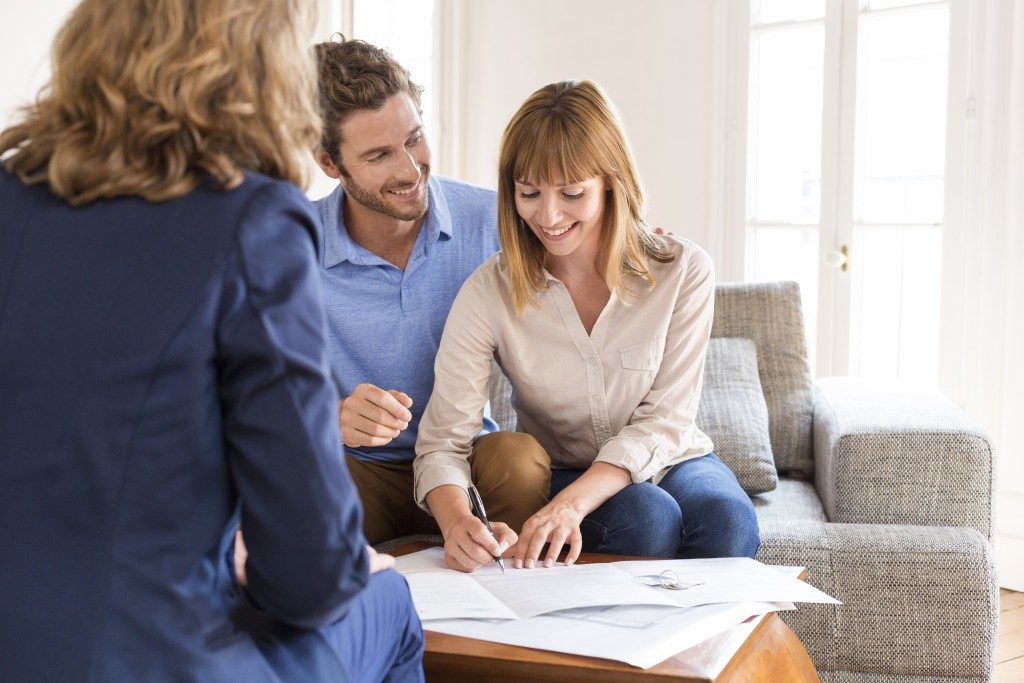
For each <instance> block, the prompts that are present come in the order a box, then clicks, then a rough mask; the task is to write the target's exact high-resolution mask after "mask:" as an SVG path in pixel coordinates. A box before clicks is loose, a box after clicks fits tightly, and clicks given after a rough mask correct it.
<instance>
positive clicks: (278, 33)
mask: <svg viewBox="0 0 1024 683" xmlns="http://www.w3.org/2000/svg"><path fill="white" fill-rule="evenodd" d="M315 20H316V8H315V4H314V2H313V0H201V1H195V2H192V1H190V0H84V1H83V2H82V3H81V4H80V5H78V7H77V8H75V10H74V11H73V12H72V13H71V16H70V17H69V19H68V20H67V22H66V23H65V24H64V26H63V27H62V28H61V30H60V32H59V33H58V34H57V38H56V41H55V42H54V45H53V50H52V60H51V61H52V65H53V76H52V78H51V80H50V82H49V84H48V85H47V86H46V87H45V88H43V90H42V91H41V92H40V95H39V97H38V98H37V100H36V101H35V103H34V104H32V105H30V106H28V107H26V108H24V109H23V110H22V111H21V117H20V120H19V122H18V123H16V124H15V125H13V126H11V127H10V128H8V129H6V130H4V131H3V132H2V133H0V157H2V158H3V161H2V163H3V165H4V166H5V167H6V169H7V170H8V171H10V172H11V173H14V174H16V175H18V176H19V177H20V178H21V179H22V181H23V182H26V183H40V182H47V183H49V186H50V188H51V189H52V191H53V192H54V193H56V194H57V195H59V196H61V197H63V198H65V199H66V200H67V201H69V202H70V203H72V204H83V203H87V202H90V201H93V200H95V199H100V198H105V197H117V196H124V195H138V196H141V197H144V198H145V199H148V200H150V201H162V200H166V199H171V198H174V197H179V196H182V195H184V194H187V193H188V192H189V191H190V190H192V189H193V188H194V187H195V186H196V185H197V184H198V183H199V182H200V180H201V179H202V178H203V177H207V176H208V177H212V179H213V180H214V181H215V182H216V183H217V184H218V185H219V186H221V187H224V188H232V187H236V186H237V185H238V184H239V183H241V182H242V179H243V172H244V171H246V170H251V171H257V172H260V173H264V174H266V175H268V176H272V177H275V178H280V179H284V180H288V181H291V182H293V183H295V184H297V185H303V184H304V183H305V181H306V175H305V168H306V164H305V163H304V162H305V157H306V156H308V155H309V153H310V151H311V150H312V149H313V148H315V146H316V143H317V140H318V139H319V135H320V119H319V116H318V113H317V103H316V85H315V78H316V72H315V68H314V62H313V56H312V53H311V51H310V50H309V48H308V40H309V37H310V35H311V33H312V30H313V26H314V23H315Z"/></svg>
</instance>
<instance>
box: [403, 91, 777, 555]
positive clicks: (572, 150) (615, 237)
mask: <svg viewBox="0 0 1024 683" xmlns="http://www.w3.org/2000/svg"><path fill="white" fill-rule="evenodd" d="M642 212H643V190H642V189H641V187H640V182H639V177H638V173H637V170H636V165H635V162H634V160H633V156H632V153H631V151H630V148H629V144H628V142H627V140H626V137H625V133H624V132H623V128H622V124H621V122H620V119H619V117H618V115H617V113H616V111H615V109H614V106H613V105H612V104H611V102H610V101H609V100H608V98H607V96H606V95H605V94H604V92H603V91H602V90H601V88H600V87H599V86H598V85H597V84H595V83H592V82H589V81H582V82H577V81H566V82H562V83H554V84H551V85H548V86H545V87H543V88H541V89H540V90H538V91H537V92H535V93H534V94H533V95H531V96H530V98H529V99H527V100H526V102H525V103H524V104H523V105H522V106H521V107H520V109H519V111H518V112H517V113H516V114H515V116H513V118H512V120H511V122H510V123H509V124H508V127H507V128H506V129H505V133H504V135H503V136H502V141H501V151H500V161H499V178H498V229H499V236H500V239H501V252H500V253H499V254H497V255H496V256H494V257H493V258H491V259H490V260H489V261H487V262H486V263H485V264H484V265H483V266H481V267H480V268H479V269H478V270H477V271H476V272H475V273H474V274H473V275H472V276H470V278H469V279H468V280H467V281H466V283H465V285H464V286H463V287H462V290H461V291H460V292H459V295H458V297H457V298H456V300H455V304H454V305H453V307H452V311H451V314H450V315H449V317H448V321H447V325H446V327H445V331H444V336H443V338H442V341H441V346H440V350H439V352H438V355H437V362H436V365H435V374H436V379H435V385H434V390H433V394H432V396H431V398H430V402H429V405H428V406H427V409H426V412H425V414H424V416H423V421H422V423H421V425H420V432H419V438H418V440H417V444H416V453H417V457H416V462H415V467H414V469H415V495H416V500H417V502H418V503H419V504H420V505H421V506H423V507H424V508H425V509H428V510H429V511H430V512H431V513H432V514H433V515H434V516H435V517H436V519H437V521H438V524H439V526H440V527H441V530H442V532H443V534H444V538H445V560H446V562H447V564H448V566H450V567H453V568H456V569H461V570H464V571H472V570H473V569H475V568H476V567H479V566H480V565H482V564H485V563H487V562H492V561H493V560H492V553H497V552H503V553H504V554H505V555H506V556H510V557H512V558H513V559H512V565H513V566H514V567H517V568H518V567H533V566H535V564H536V563H538V562H542V563H543V564H544V565H551V564H552V563H554V561H555V558H556V557H557V556H558V554H559V552H560V551H561V549H562V548H563V546H564V545H565V544H568V545H569V551H568V553H567V555H566V562H567V563H572V562H574V561H575V560H576V559H577V558H578V557H579V554H580V552H582V551H583V550H587V551H591V552H607V553H618V554H624V555H644V556H660V557H722V556H753V555H754V553H755V552H756V551H757V547H758V544H759V537H758V528H757V520H756V517H755V515H754V510H753V506H752V504H751V502H750V499H749V498H748V497H747V496H746V494H744V492H743V490H742V489H741V488H740V485H739V483H738V482H737V481H736V477H735V476H734V475H733V473H732V472H731V471H730V470H729V469H728V468H727V467H726V466H725V465H724V464H723V463H722V462H721V461H720V460H719V459H718V457H717V456H716V455H715V454H714V453H713V445H712V443H711V440H710V439H709V438H708V437H707V436H706V435H705V434H703V433H702V432H701V431H700V430H699V429H698V428H697V426H696V425H695V424H694V417H695V415H696V412H697V404H698V401H699V398H700V390H701V378H702V374H703V369H704V356H705V352H706V350H707V344H708V339H709V337H710V333H711V321H712V314H713V308H714V267H713V265H712V263H711V260H710V258H709V257H708V255H707V253H706V252H705V251H704V250H703V249H701V248H700V247H699V246H697V245H696V244H694V243H693V242H690V241H688V240H685V239H677V238H674V237H671V236H661V235H658V234H656V233H655V232H653V231H652V230H650V229H649V228H648V227H647V226H646V224H645V223H644V220H643V217H642ZM492 357H493V358H495V359H496V360H497V361H498V363H499V364H500V365H501V367H502V369H503V370H504V372H505V374H506V375H507V376H508V378H509V380H510V381H511V383H512V386H513V389H514V397H513V403H514V404H515V408H516V412H517V414H518V417H519V428H520V429H521V430H522V431H523V432H524V433H522V434H515V435H509V437H507V438H506V439H505V440H504V441H503V443H502V447H503V448H504V449H505V453H504V454H503V457H501V458H494V459H492V460H491V461H490V466H500V465H499V463H501V462H503V461H504V462H508V463H510V466H511V464H512V463H514V462H515V461H516V460H517V459H520V458H524V457H527V456H530V457H534V456H535V454H536V452H537V450H538V449H541V450H542V451H546V454H547V455H548V456H549V457H550V461H551V485H550V491H549V492H548V493H549V498H548V500H549V502H547V504H545V505H544V506H543V507H542V508H541V509H539V510H537V511H536V513H534V514H533V516H531V517H529V518H528V519H527V521H526V522H525V523H524V524H523V526H522V529H521V530H520V531H519V535H518V538H517V539H516V538H515V537H513V536H512V535H511V533H500V534H499V536H500V537H501V542H498V541H497V540H495V539H494V538H493V537H491V536H490V535H489V534H488V533H487V532H486V530H485V529H484V528H483V525H482V523H481V522H480V521H479V520H477V519H476V518H475V517H473V515H472V513H471V511H470V506H469V503H468V500H467V497H466V492H465V489H466V487H467V486H468V485H469V483H470V481H471V480H470V467H469V463H468V458H469V456H470V453H471V450H472V442H473V438H474V437H475V436H476V435H477V432H478V427H479V424H480V418H481V414H482V411H483V408H484V403H485V402H486V399H487V382H488V375H489V372H488V371H489V367H490V361H491V358H492ZM499 521H500V520H499ZM545 545H546V546H547V550H546V551H545V550H544V548H545Z"/></svg>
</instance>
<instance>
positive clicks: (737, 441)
mask: <svg viewBox="0 0 1024 683" xmlns="http://www.w3.org/2000/svg"><path fill="white" fill-rule="evenodd" d="M697 426H698V427H699V428H700V430H701V431H702V432H704V433H705V434H707V435H708V436H710V437H711V440H712V441H713V442H714V444H715V453H717V454H718V457H719V458H720V459H721V460H722V462H724V463H725V464H726V465H728V466H729V469H731V470H732V471H733V473H734V474H735V475H736V478H737V479H738V480H739V482H740V486H742V487H743V490H744V491H746V492H747V493H750V494H755V493H764V492H765V491H771V490H772V489H774V488H775V485H776V483H778V474H777V473H776V471H775V461H774V460H773V459H772V444H771V439H770V438H769V435H768V406H767V405H765V402H764V394H762V393H761V380H760V379H759V377H758V372H757V347H756V346H754V342H752V341H751V340H749V339H739V338H732V337H720V338H716V339H712V340H711V343H710V344H708V354H707V359H706V361H705V362H704V387H703V389H702V390H701V395H700V406H699V407H698V410H697Z"/></svg>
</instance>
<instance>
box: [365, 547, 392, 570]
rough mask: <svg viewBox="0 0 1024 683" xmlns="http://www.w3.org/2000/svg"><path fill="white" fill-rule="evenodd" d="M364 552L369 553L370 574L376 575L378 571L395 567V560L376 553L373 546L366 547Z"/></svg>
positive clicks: (389, 556)
mask: <svg viewBox="0 0 1024 683" xmlns="http://www.w3.org/2000/svg"><path fill="white" fill-rule="evenodd" d="M366 551H367V552H368V553H370V573H371V574H376V573H377V572H379V571H383V570H385V569H391V568H392V567H394V566H395V558H394V557H392V556H391V555H385V554H384V553H378V552H377V551H376V550H374V549H373V546H371V545H368V546H366Z"/></svg>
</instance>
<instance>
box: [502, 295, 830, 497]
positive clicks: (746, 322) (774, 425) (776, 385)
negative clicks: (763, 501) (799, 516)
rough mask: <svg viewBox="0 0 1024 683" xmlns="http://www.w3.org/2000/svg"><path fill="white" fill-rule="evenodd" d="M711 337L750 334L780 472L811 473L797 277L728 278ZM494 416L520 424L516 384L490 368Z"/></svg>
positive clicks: (807, 377) (511, 426) (507, 424)
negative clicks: (514, 403)
mask: <svg viewBox="0 0 1024 683" xmlns="http://www.w3.org/2000/svg"><path fill="white" fill-rule="evenodd" d="M711 336H712V337H745V338H747V339H750V340H752V341H753V342H754V344H755V346H756V347H757V364H758V375H759V376H760V379H761V387H762V389H763V390H764V398H765V403H767V405H768V427H769V433H770V437H771V442H772V454H773V455H774V457H775V466H776V468H777V469H778V471H779V474H780V475H783V476H789V477H797V478H801V479H807V478H809V477H810V476H811V474H812V473H813V470H814V454H813V448H812V442H811V423H812V417H813V414H812V411H813V405H812V390H811V374H810V369H809V367H808V365H807V343H806V341H805V338H804V320H803V312H802V310H801V308H800V287H799V285H798V284H797V283H795V282H754V283H750V282H742V283H723V284H720V285H718V286H717V287H716V289H715V320H714V323H713V325H712V328H711ZM490 393H491V416H492V417H493V418H494V420H495V421H496V422H497V423H498V425H499V426H501V428H502V429H506V430H515V428H516V414H515V410H514V409H513V408H512V404H511V397H512V388H511V387H510V386H509V384H508V381H507V380H506V379H505V377H504V375H502V373H501V370H500V369H499V368H498V366H497V364H492V368H491V392H490Z"/></svg>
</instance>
